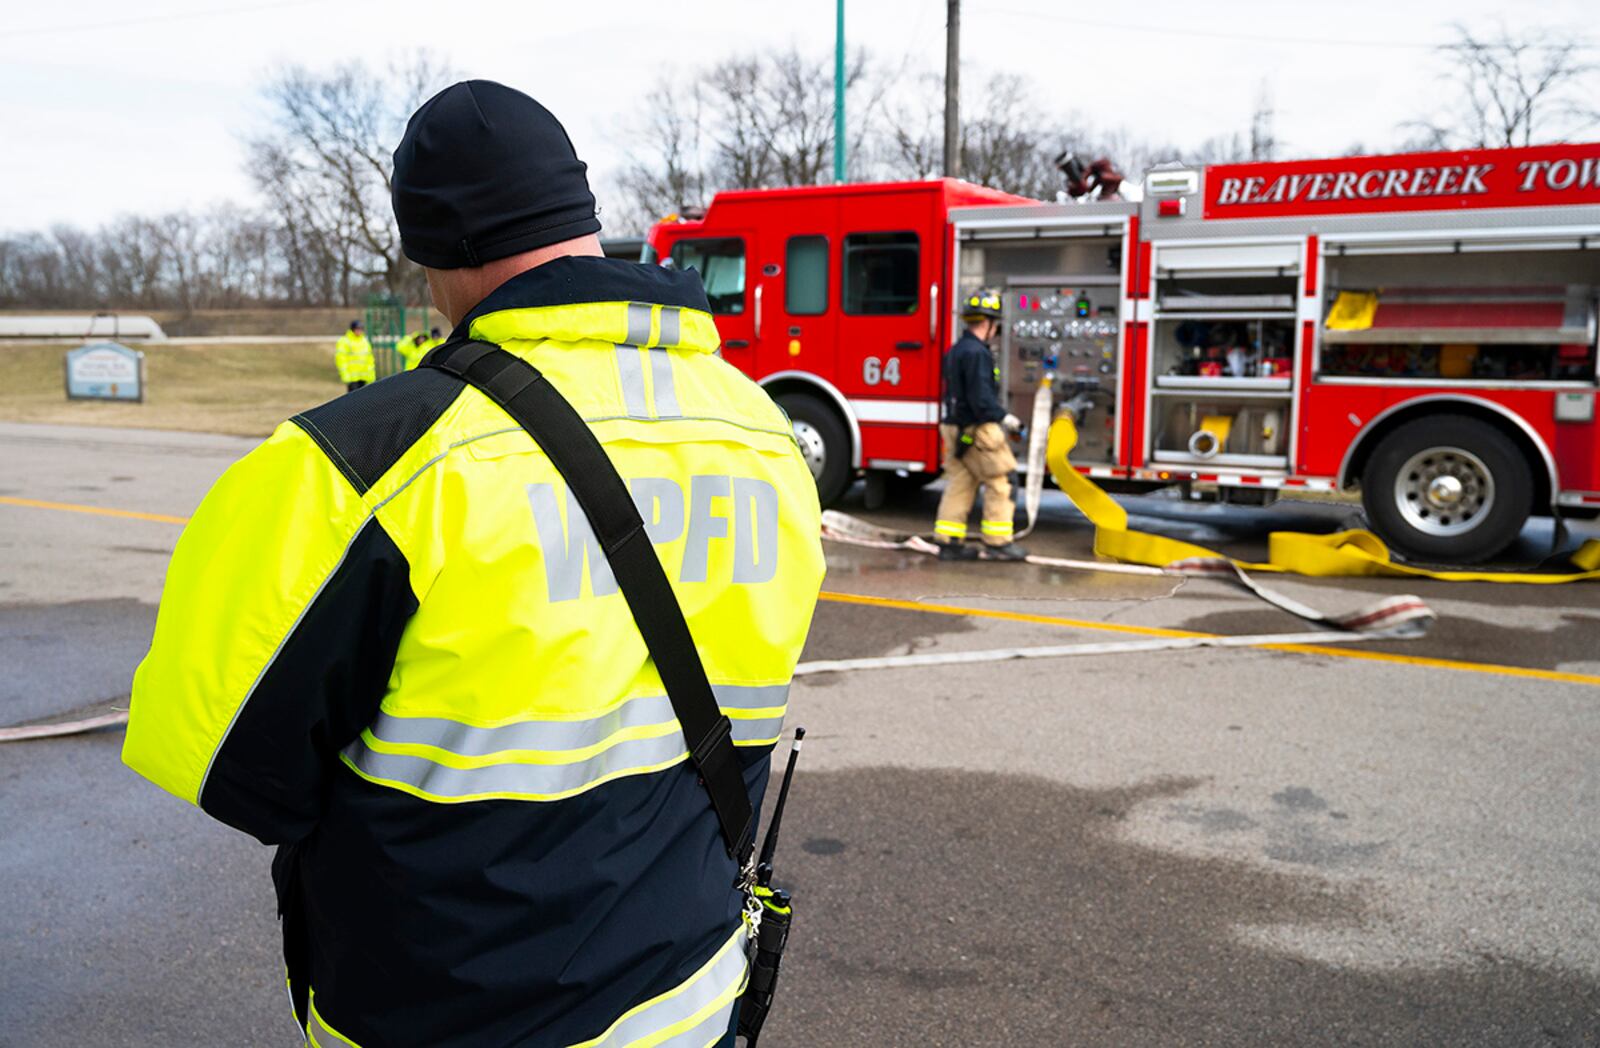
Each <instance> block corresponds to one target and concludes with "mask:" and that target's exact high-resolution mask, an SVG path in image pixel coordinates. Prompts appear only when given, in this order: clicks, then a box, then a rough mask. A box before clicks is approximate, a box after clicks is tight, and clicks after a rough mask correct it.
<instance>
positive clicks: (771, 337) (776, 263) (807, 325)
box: [758, 198, 839, 384]
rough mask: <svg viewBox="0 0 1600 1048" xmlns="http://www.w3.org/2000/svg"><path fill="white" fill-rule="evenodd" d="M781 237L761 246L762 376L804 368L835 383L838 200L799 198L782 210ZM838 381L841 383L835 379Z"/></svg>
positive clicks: (768, 240) (836, 362)
mask: <svg viewBox="0 0 1600 1048" xmlns="http://www.w3.org/2000/svg"><path fill="white" fill-rule="evenodd" d="M783 217H784V223H783V227H782V233H781V235H775V236H772V237H769V238H767V239H766V240H765V241H764V242H763V244H762V250H763V252H764V256H763V261H764V262H766V263H767V265H765V266H763V267H762V272H763V274H765V273H767V272H769V271H772V270H774V269H775V270H776V272H777V275H776V276H775V277H770V276H769V277H764V278H758V279H763V284H764V291H763V295H762V298H763V302H762V310H763V313H764V315H763V317H762V332H761V357H760V360H759V365H760V368H761V373H762V374H763V375H770V374H773V373H775V372H779V371H806V372H810V373H812V374H816V375H821V376H824V377H826V378H827V379H828V380H829V381H833V380H834V378H835V375H836V372H837V369H838V349H837V343H836V341H835V339H836V336H837V334H838V328H839V323H838V279H837V277H836V275H835V274H837V273H838V272H839V237H838V233H837V229H836V228H835V227H836V223H837V221H838V218H837V205H836V202H835V201H833V200H831V199H827V198H822V199H797V200H795V201H793V202H792V203H791V204H789V205H787V206H785V208H784V215H783ZM835 384H837V383H835Z"/></svg>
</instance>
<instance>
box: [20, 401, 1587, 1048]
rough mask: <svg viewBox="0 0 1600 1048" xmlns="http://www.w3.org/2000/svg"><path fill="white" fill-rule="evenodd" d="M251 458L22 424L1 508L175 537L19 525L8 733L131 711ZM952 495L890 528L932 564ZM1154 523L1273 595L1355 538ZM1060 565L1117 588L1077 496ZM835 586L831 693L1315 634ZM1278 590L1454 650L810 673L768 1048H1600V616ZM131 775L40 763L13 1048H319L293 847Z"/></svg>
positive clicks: (1166, 505) (23, 770) (1209, 521)
mask: <svg viewBox="0 0 1600 1048" xmlns="http://www.w3.org/2000/svg"><path fill="white" fill-rule="evenodd" d="M248 446H249V442H246V441H236V440H232V439H230V438H213V437H205V436H194V435H181V434H166V433H153V432H145V431H108V430H89V429H74V428H69V427H45V426H22V425H16V424H3V423H0V461H4V462H6V463H7V466H6V468H5V471H4V472H3V473H0V500H27V501H28V502H35V503H37V502H44V503H57V504H64V505H72V506H79V507H94V508H100V509H106V510H112V511H117V512H122V511H128V512H131V513H135V514H142V515H143V516H121V515H118V516H107V515H103V514H94V513H88V512H82V511H81V510H69V509H62V508H48V507H41V506H37V505H24V504H19V503H18V502H16V501H0V664H3V665H4V666H5V667H6V669H7V672H6V673H5V674H4V675H0V725H8V724H16V723H20V722H23V721H29V720H34V719H37V718H41V717H51V716H61V715H66V714H69V713H70V712H71V711H73V710H81V709H94V708H103V707H104V706H105V705H107V704H115V703H116V702H118V701H121V700H122V699H123V698H124V697H125V695H126V692H127V687H128V681H129V679H130V677H131V673H132V669H133V666H134V665H135V664H136V662H137V660H138V658H139V657H140V655H141V654H142V653H143V649H144V645H145V644H146V643H147V642H148V637H149V632H150V628H151V626H152V624H153V621H154V608H155V602H156V599H157V597H158V595H159V587H160V580H161V576H162V572H163V570H164V566H165V561H166V557H167V555H168V554H169V553H170V550H171V548H172V544H173V542H174V541H175V539H176V537H177V534H178V532H179V525H177V524H176V523H173V522H172V521H171V520H170V519H163V518H181V517H183V516H185V515H187V514H188V513H189V512H190V511H191V510H192V508H193V507H194V505H195V503H196V502H197V501H198V499H199V497H200V495H201V494H202V493H203V492H204V490H205V489H206V487H207V486H208V485H209V484H210V482H211V481H212V480H214V479H215V477H216V476H217V475H218V474H219V473H220V472H221V470H222V469H224V468H226V466H227V465H228V463H229V462H231V461H232V460H233V459H234V458H236V457H237V456H238V455H239V454H240V453H242V451H243V450H244V449H246V448H247V447H248ZM853 497H854V498H855V499H859V497H860V494H859V492H858V493H856V494H855V495H854V496H853ZM936 498H937V493H936V491H924V492H922V493H920V494H919V495H917V496H915V497H913V498H911V499H910V500H909V501H908V502H904V503H901V504H897V505H895V506H891V507H889V508H887V509H885V510H882V511H878V512H875V513H872V514H865V513H863V515H866V516H869V517H870V518H871V519H873V520H875V521H877V522H879V523H885V524H891V525H894V526H903V527H926V525H927V522H928V521H929V520H931V516H932V508H933V504H934V501H936ZM1128 505H1129V506H1130V508H1131V509H1132V511H1133V513H1134V514H1135V517H1136V520H1135V523H1136V525H1137V526H1142V527H1149V528H1160V529H1162V530H1165V531H1167V532H1168V533H1170V534H1175V535H1177V536H1179V537H1183V538H1188V539H1190V540H1191V541H1198V542H1202V543H1205V544H1208V545H1216V546H1219V547H1221V548H1223V549H1226V550H1227V551H1228V552H1230V553H1234V554H1235V555H1240V556H1245V557H1249V556H1255V555H1258V554H1259V549H1260V546H1261V545H1262V543H1263V541H1264V536H1265V533H1266V531H1268V530H1272V529H1276V528H1284V527H1289V528H1299V529H1311V530H1318V529H1329V528H1334V527H1339V526H1342V525H1344V524H1346V523H1348V522H1349V515H1350V514H1351V513H1352V510H1351V509H1350V508H1349V507H1348V506H1343V505H1337V504H1326V503H1322V504H1311V503H1307V504H1279V505H1277V506H1274V507H1272V508H1270V509H1266V510H1246V509H1243V508H1240V507H1208V506H1193V505H1185V504H1182V503H1179V502H1175V501H1174V500H1171V499H1160V498H1141V499H1134V500H1130V501H1129V503H1128ZM847 508H852V509H853V510H854V511H856V512H863V511H861V510H860V507H859V503H855V504H854V505H853V506H851V507H847ZM925 518H926V519H925ZM1597 534H1600V531H1597V530H1595V529H1594V527H1593V526H1592V525H1590V526H1588V528H1587V530H1585V529H1584V528H1577V529H1574V531H1573V534H1572V535H1571V536H1569V537H1568V538H1567V541H1568V542H1569V543H1570V542H1573V541H1576V540H1577V539H1580V538H1582V537H1585V536H1587V535H1597ZM1551 539H1552V536H1551V535H1550V534H1549V532H1548V531H1547V530H1543V527H1542V525H1538V524H1535V525H1531V526H1530V528H1529V529H1528V531H1527V532H1526V533H1525V535H1524V537H1523V540H1522V542H1521V543H1520V545H1519V547H1518V548H1516V549H1514V550H1513V551H1511V553H1510V554H1509V555H1508V562H1509V561H1518V560H1520V561H1525V562H1527V563H1533V562H1536V561H1538V560H1539V559H1541V558H1542V557H1543V556H1544V555H1545V553H1547V552H1548V548H1549V545H1550V541H1551ZM1030 541H1031V544H1032V545H1033V546H1034V547H1035V548H1037V549H1038V550H1039V551H1041V552H1046V553H1051V554H1053V555H1057V556H1071V557H1085V556H1087V555H1088V553H1089V541H1090V539H1089V531H1088V528H1087V526H1086V524H1085V523H1084V522H1083V520H1082V518H1081V517H1079V516H1077V514H1076V512H1075V511H1074V510H1072V509H1071V507H1070V506H1069V505H1067V504H1066V503H1065V501H1064V500H1062V499H1060V497H1059V496H1054V495H1052V496H1049V497H1047V505H1046V513H1045V515H1044V521H1043V523H1042V524H1041V526H1040V531H1039V532H1038V533H1036V535H1035V536H1034V537H1033V539H1031V540H1030ZM828 552H829V569H830V570H829V578H828V581H827V583H826V588H827V590H828V591H829V594H830V596H829V598H828V599H825V600H824V601H823V603H822V604H821V605H820V606H819V608H818V614H817V619H816V622H815V625H814V628H813V631H812V636H811V640H810V642H809V644H808V647H807V651H806V656H805V657H806V659H807V660H818V659H854V658H870V657H875V656H881V655H896V654H939V653H946V652H982V651H988V650H992V649H997V648H1004V647H1013V646H1024V647H1027V646H1039V645H1057V644H1079V643H1084V644H1087V643H1094V642H1097V641H1105V640H1108V639H1111V640H1124V639H1130V638H1132V639H1138V638H1141V637H1155V636H1159V635H1160V633H1161V631H1164V630H1185V631H1199V632H1209V633H1224V634H1230V635H1237V634H1244V633H1249V634H1257V633H1281V632H1299V631H1301V630H1303V629H1304V625H1303V624H1302V623H1300V622H1299V621H1298V620H1295V619H1293V618H1292V617H1290V616H1287V615H1285V614H1283V613H1282V612H1278V611H1276V610H1273V609H1271V608H1268V607H1267V606H1265V605H1263V604H1262V603H1261V602H1260V601H1258V600H1257V599H1255V598H1254V597H1252V596H1250V595H1248V594H1246V593H1244V592H1243V591H1240V590H1237V589H1230V588H1228V587H1227V586H1225V585H1223V584H1220V583H1216V582H1209V581H1201V580H1181V579H1172V578H1145V577H1136V576H1134V577H1130V576H1121V575H1109V574H1103V573H1090V572H1081V571H1071V570H1066V569H1048V568H1038V567H1033V566H1019V565H995V564H940V563H938V562H936V561H934V560H931V559H929V558H925V557H921V556H919V555H916V554H912V553H905V552H899V551H882V550H866V549H860V548H852V547H845V546H830V547H829V551H828ZM1273 584H1274V585H1275V586H1278V587H1280V588H1281V589H1283V590H1284V591H1285V592H1287V593H1290V594H1291V595H1293V596H1294V597H1296V598H1297V599H1301V600H1304V601H1306V602H1308V603H1311V604H1313V605H1316V606H1319V607H1323V608H1326V609H1328V610H1332V611H1343V610H1349V609H1351V608H1354V607H1356V606H1359V605H1361V604H1364V603H1366V602H1368V601H1370V600H1372V599H1374V597H1375V596H1376V595H1379V594H1385V593H1396V592H1412V593H1416V594H1418V595H1420V596H1422V597H1423V599H1425V600H1426V601H1427V602H1428V603H1429V604H1430V606H1432V607H1433V608H1434V609H1435V610H1436V611H1437V612H1438V613H1439V616H1440V617H1439V622H1438V624H1437V626H1436V627H1435V629H1434V631H1433V632H1432V633H1431V634H1430V635H1429V636H1428V637H1426V638H1423V639H1421V640H1416V641H1393V642H1383V643H1381V644H1370V643H1366V644H1360V645H1353V646H1348V647H1346V648H1341V649H1339V650H1338V651H1336V652H1329V653H1326V654H1323V653H1308V652H1307V651H1305V650H1303V649H1296V650H1278V649H1273V648H1265V647H1257V648H1249V649H1237V650H1197V651H1172V652H1157V653H1144V654H1137V655H1128V654H1120V655H1087V656H1078V657H1072V658H1061V659H1045V660H1033V661H1010V662H990V663H976V664H955V665H943V666H938V667H912V668H898V669H882V670H854V671H849V672H833V673H818V674H811V675H807V676H803V677H801V678H800V679H799V680H798V681H797V684H796V687H795V690H794V695H793V698H792V704H791V716H790V723H791V724H796V723H799V724H805V725H806V726H807V728H808V729H809V730H810V735H809V737H810V739H811V740H812V742H811V745H808V746H807V748H806V751H805V756H804V759H803V765H802V771H801V776H800V778H799V780H798V781H797V783H796V786H795V790H794V794H793V798H792V807H791V810H790V813H789V816H788V820H787V823H786V830H785V838H784V842H783V846H782V849H781V850H780V857H779V872H780V877H779V879H780V881H785V882H787V883H788V884H789V885H790V886H791V887H793V888H794V889H795V891H796V897H797V903H796V906H797V911H796V912H797V916H796V930H795V933H794V938H793V940H792V945H791V949H790V951H789V956H788V959H787V962H786V967H785V970H784V984H783V987H782V993H781V996H780V999H779V1002H778V1005H777V1008H776V1010H775V1013H774V1016H773V1018H772V1021H771V1023H770V1024H769V1026H768V1035H767V1036H766V1037H765V1038H764V1039H763V1041H762V1044H763V1045H765V1046H769V1048H782V1046H784V1045H794V1046H810V1045H835V1044H838V1045H847V1044H848V1045H855V1044H861V1045H946V1044H949V1045H954V1044H981V1045H1001V1044H1052V1045H1053V1044H1072V1045H1235V1044H1237V1045H1256V1044H1260V1045H1268V1044H1271V1045H1282V1044H1349V1045H1369V1044H1370V1045H1389V1044H1395V1045H1401V1044H1404V1045H1411V1044H1443V1045H1580V1044H1600V835H1597V834H1596V832H1595V830H1594V827H1595V826H1596V825H1597V824H1600V760H1597V759H1596V754H1597V753H1600V584H1595V583H1579V584H1573V585H1567V586H1555V587H1537V588H1535V587H1525V586H1501V585H1495V584H1459V583H1441V582H1433V581H1429V580H1391V579H1363V580H1347V579H1333V580H1307V579H1290V578H1280V579H1275V580H1274V581H1273ZM120 742H121V736H120V732H119V731H116V730H111V731H102V732H96V733H91V734H87V735H83V736H78V737H73V738H67V739H58V740H50V741H43V742H33V743H25V744H16V743H13V744H0V887H3V889H4V892H5V898H6V900H7V905H6V906H4V907H0V942H3V943H5V944H6V948H5V949H4V950H0V1045H10V1044H16V1045H19V1046H21V1045H28V1046H35V1045H38V1046H52V1045H83V1044H94V1045H108V1046H112V1045H154V1044H162V1043H184V1044H204V1045H277V1044H289V1043H294V1042H293V1037H294V1031H293V1029H292V1027H291V1024H290V1022H289V1020H288V1019H287V1010H286V1006H285V1001H284V997H283V992H282V982H281V968H280V965H279V963H278V960H277V940H276V936H277V930H276V925H275V920H274V917H273V912H272V902H271V890H270V886H269V883H268V878H267V860H268V857H269V856H268V852H267V850H266V849H263V848H261V847H260V846H258V845H256V844H255V843H254V842H252V841H250V840H248V839H246V838H243V837H241V836H240V835H238V834H235V833H233V832H231V831H229V830H227V829H225V828H223V827H221V826H218V825H216V824H213V823H210V822H209V821H208V820H206V819H205V818H204V817H203V816H201V815H200V814H199V813H197V812H195V811H193V810H191V809H188V808H186V807H185V806H183V805H181V804H179V803H178V802H177V801H174V800H172V799H171V798H168V797H166V796H165V795H164V794H161V793H159V792H158V791H156V790H155V789H154V788H153V787H150V786H148V785H147V784H145V783H143V782H142V780H139V779H138V778H137V777H136V776H134V775H133V774H132V773H131V772H128V771H127V770H126V769H124V768H123V767H122V766H121V764H120V763H119V761H118V759H117V755H118V748H119V746H120Z"/></svg>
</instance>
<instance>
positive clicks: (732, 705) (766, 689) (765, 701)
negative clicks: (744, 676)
mask: <svg viewBox="0 0 1600 1048" xmlns="http://www.w3.org/2000/svg"><path fill="white" fill-rule="evenodd" d="M711 692H712V694H713V695H715V696H716V697H717V705H718V706H723V707H726V708H727V709H730V710H767V709H772V708H773V707H775V706H785V705H787V704H788V702H789V685H787V684H713V685H711Z"/></svg>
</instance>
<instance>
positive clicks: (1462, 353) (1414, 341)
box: [1318, 238, 1600, 383]
mask: <svg viewBox="0 0 1600 1048" xmlns="http://www.w3.org/2000/svg"><path fill="white" fill-rule="evenodd" d="M1327 274H1328V276H1327V281H1326V287H1325V293H1324V299H1323V310H1322V317H1323V320H1322V332H1321V342H1322V347H1321V354H1320V357H1319V367H1318V371H1319V374H1320V375H1321V376H1322V377H1325V378H1331V379H1349V380H1376V381H1383V382H1391V381H1396V380H1399V381H1406V380H1415V381H1426V382H1441V381H1443V382H1465V383H1473V382H1518V383H1522V382H1573V383H1591V382H1593V380H1594V376H1595V335H1596V293H1597V287H1600V251H1597V250H1596V249H1595V248H1594V247H1590V246H1589V244H1588V243H1587V241H1585V240H1582V239H1576V238H1575V239H1573V240H1572V241H1571V242H1570V243H1569V244H1568V243H1562V244H1551V245H1548V246H1544V247H1542V249H1538V250H1534V249H1532V248H1531V245H1523V244H1518V243H1514V242H1504V241H1493V240H1490V241H1482V242H1462V241H1448V242H1440V243H1436V244H1409V245H1408V244H1374V243H1353V244H1335V245H1332V246H1331V247H1330V248H1329V253H1328V259H1327Z"/></svg>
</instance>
